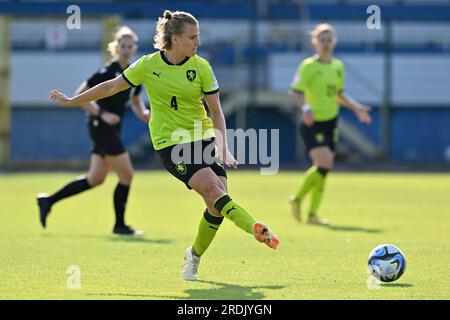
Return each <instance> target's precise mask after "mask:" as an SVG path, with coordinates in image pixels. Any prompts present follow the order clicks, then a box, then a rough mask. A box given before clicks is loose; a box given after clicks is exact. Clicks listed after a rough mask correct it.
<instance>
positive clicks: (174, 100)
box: [170, 96, 178, 110]
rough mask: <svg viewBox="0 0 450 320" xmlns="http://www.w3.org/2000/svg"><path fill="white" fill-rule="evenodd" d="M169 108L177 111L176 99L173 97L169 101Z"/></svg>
mask: <svg viewBox="0 0 450 320" xmlns="http://www.w3.org/2000/svg"><path fill="white" fill-rule="evenodd" d="M170 106H171V107H172V108H173V109H174V110H178V103H177V97H175V96H173V97H172V100H170Z"/></svg>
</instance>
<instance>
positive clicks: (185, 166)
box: [156, 139, 227, 189]
mask: <svg viewBox="0 0 450 320" xmlns="http://www.w3.org/2000/svg"><path fill="white" fill-rule="evenodd" d="M211 144H212V145H215V142H214V139H208V140H199V141H194V142H190V143H184V144H179V145H174V146H169V147H167V148H164V149H161V150H157V151H156V154H157V155H158V157H159V159H160V160H161V162H162V164H163V165H164V167H165V168H166V169H167V171H169V172H170V173H171V174H172V175H173V176H174V177H175V178H177V179H178V180H181V181H183V182H184V184H185V185H186V187H187V188H188V189H192V188H191V187H190V186H189V185H188V182H189V180H190V179H191V178H192V176H193V175H194V174H195V173H196V172H197V171H199V170H200V169H203V168H207V167H209V168H211V169H212V171H214V173H215V174H216V175H217V176H220V177H225V178H226V177H227V173H226V171H225V168H224V166H223V165H222V164H219V163H217V162H213V163H212V164H208V163H206V162H205V159H204V158H203V156H201V157H200V155H197V158H199V159H200V160H201V161H200V163H195V162H194V160H195V158H196V157H195V155H194V152H200V151H201V154H202V155H203V154H204V152H205V149H206V148H207V147H208V156H207V158H206V160H208V158H213V157H214V155H215V149H214V148H212V146H211ZM176 146H181V147H184V148H186V149H185V150H190V161H178V162H177V163H174V162H173V160H172V150H173V149H174V148H175V147H176ZM184 148H183V149H184ZM209 150H212V151H211V153H209ZM180 156H183V152H181V153H180ZM186 156H187V155H186ZM185 162H187V163H185Z"/></svg>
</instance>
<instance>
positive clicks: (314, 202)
mask: <svg viewBox="0 0 450 320" xmlns="http://www.w3.org/2000/svg"><path fill="white" fill-rule="evenodd" d="M325 178H326V172H325V173H324V175H322V179H319V180H318V181H317V184H316V186H315V187H314V188H313V190H312V193H311V207H310V209H309V216H310V217H316V216H317V210H318V209H319V206H320V203H321V202H322V197H323V192H324V189H325Z"/></svg>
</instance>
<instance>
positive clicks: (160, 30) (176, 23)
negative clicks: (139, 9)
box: [154, 10, 198, 50]
mask: <svg viewBox="0 0 450 320" xmlns="http://www.w3.org/2000/svg"><path fill="white" fill-rule="evenodd" d="M185 24H193V25H198V21H197V19H195V17H194V16H193V15H192V14H190V13H188V12H183V11H175V12H172V11H170V10H165V11H164V14H163V16H162V17H160V18H159V19H158V22H157V23H156V35H155V38H154V41H155V44H154V47H155V49H159V50H170V49H171V48H172V36H173V35H180V34H182V33H183V32H184V26H185Z"/></svg>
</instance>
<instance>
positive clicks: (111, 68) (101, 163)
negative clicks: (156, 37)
mask: <svg viewBox="0 0 450 320" xmlns="http://www.w3.org/2000/svg"><path fill="white" fill-rule="evenodd" d="M137 42H138V37H137V35H136V34H135V33H134V32H133V31H132V30H131V29H130V28H128V27H126V26H122V27H120V28H119V29H118V30H117V32H116V34H115V39H114V41H112V42H111V43H110V44H109V46H108V50H109V51H110V53H111V55H112V60H111V61H110V62H108V63H107V64H106V65H105V66H103V67H102V68H100V69H99V70H98V71H97V72H95V73H94V74H93V75H92V76H91V77H90V78H89V79H88V80H86V81H84V82H83V83H82V84H81V86H80V87H79V88H78V90H77V93H82V92H84V91H86V90H88V89H89V88H92V87H95V86H96V85H97V84H99V83H102V82H104V81H107V80H111V79H114V78H115V77H117V75H119V74H121V73H122V72H123V70H125V69H126V68H127V67H128V66H129V61H130V60H131V58H132V57H133V56H134V54H135V53H136V50H137ZM140 91H141V87H137V88H134V89H128V90H125V91H123V92H120V93H117V94H114V95H112V96H111V97H108V98H104V99H93V100H97V101H92V102H86V103H79V105H81V107H82V108H83V109H84V110H85V111H87V113H88V114H89V119H88V130H89V136H90V138H91V140H92V150H91V153H92V154H91V159H90V168H89V172H88V174H87V175H86V176H81V177H79V178H77V179H75V180H74V181H72V182H70V183H68V184H67V185H65V186H64V187H63V188H61V189H60V190H58V191H57V192H56V193H54V194H52V195H47V194H44V193H41V194H39V195H38V205H39V215H40V221H41V224H42V226H43V227H44V228H45V227H46V224H47V218H48V215H49V213H50V210H51V209H52V206H53V205H54V204H55V203H56V202H58V201H60V200H62V199H65V198H68V197H71V196H74V195H76V194H79V193H80V192H83V191H86V190H89V189H91V188H94V187H96V186H99V185H101V184H102V183H103V181H104V180H105V178H106V176H107V175H108V172H109V170H110V169H112V170H114V171H115V172H116V173H117V175H118V177H119V183H118V184H117V186H116V188H115V190H114V210H115V214H116V222H115V224H114V228H113V233H115V234H119V235H142V234H143V232H142V231H140V230H134V229H133V228H131V227H130V226H128V225H126V224H125V208H126V203H127V199H128V193H129V189H130V185H131V181H132V178H133V165H132V164H131V160H130V156H129V154H128V152H127V151H126V150H125V147H124V145H123V142H122V137H121V134H120V131H121V119H122V117H123V115H124V112H125V105H126V104H127V102H128V101H131V107H132V110H133V112H134V113H135V115H136V116H137V117H138V118H139V119H140V120H141V121H142V122H144V123H148V122H149V121H150V114H149V110H147V109H146V108H145V104H144V102H143V101H142V98H140V96H139V93H140Z"/></svg>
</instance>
